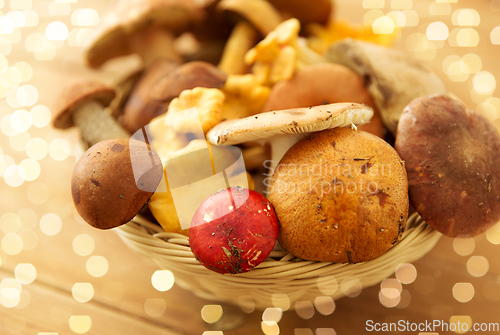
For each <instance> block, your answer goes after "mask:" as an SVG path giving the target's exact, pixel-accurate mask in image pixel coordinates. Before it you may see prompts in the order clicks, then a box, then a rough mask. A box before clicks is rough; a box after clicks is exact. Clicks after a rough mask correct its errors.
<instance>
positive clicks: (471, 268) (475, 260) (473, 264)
mask: <svg viewBox="0 0 500 335" xmlns="http://www.w3.org/2000/svg"><path fill="white" fill-rule="evenodd" d="M466 266H467V272H468V273H469V274H470V275H471V276H473V277H482V276H484V275H485V274H487V273H488V270H489V269H490V263H489V262H488V259H487V258H486V257H484V256H472V257H471V258H469V260H468V261H467V264H466Z"/></svg>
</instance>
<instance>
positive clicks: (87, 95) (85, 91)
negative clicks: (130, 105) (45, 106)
mask: <svg viewBox="0 0 500 335" xmlns="http://www.w3.org/2000/svg"><path fill="white" fill-rule="evenodd" d="M114 97H115V90H114V89H112V88H111V87H108V86H106V85H104V84H102V83H100V82H98V81H93V80H86V81H79V82H76V83H74V84H72V85H69V86H67V87H66V88H64V89H63V91H62V92H61V94H60V96H59V99H58V100H57V104H56V107H55V108H54V110H55V115H54V119H53V125H54V127H55V128H59V129H67V128H71V127H73V126H74V124H73V119H72V113H73V111H75V110H77V109H78V107H80V106H81V105H83V104H84V103H85V102H88V101H97V102H99V103H101V104H102V105H103V107H106V106H108V105H109V104H110V102H111V100H113V98H114Z"/></svg>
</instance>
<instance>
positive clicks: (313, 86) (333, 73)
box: [263, 63, 383, 137]
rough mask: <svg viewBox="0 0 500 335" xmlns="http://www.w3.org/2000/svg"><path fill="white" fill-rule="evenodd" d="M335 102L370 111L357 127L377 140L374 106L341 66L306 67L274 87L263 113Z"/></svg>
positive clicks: (377, 118)
mask: <svg viewBox="0 0 500 335" xmlns="http://www.w3.org/2000/svg"><path fill="white" fill-rule="evenodd" d="M336 102H356V103H360V104H365V105H368V106H370V107H372V108H373V109H374V115H373V117H372V119H371V120H370V122H369V123H368V124H364V125H361V126H359V127H358V129H359V130H364V131H368V132H370V133H372V134H375V135H377V136H379V137H382V135H383V125H382V120H381V119H380V115H379V113H378V112H377V110H376V108H375V103H374V101H373V99H372V97H371V95H370V93H369V92H368V90H367V89H366V88H365V86H364V85H363V79H362V78H361V77H360V76H358V75H357V74H356V73H355V72H353V71H352V70H350V69H348V68H347V67H345V66H342V65H339V64H334V63H319V64H312V65H309V66H306V67H304V68H302V69H301V70H299V71H298V72H296V73H295V75H294V76H293V77H292V79H290V80H284V81H280V82H278V83H277V84H275V85H274V86H273V88H272V90H271V94H270V95H269V98H268V99H267V102H266V104H265V106H264V109H263V110H264V111H270V110H280V109H290V108H297V107H308V106H317V105H322V104H331V103H336Z"/></svg>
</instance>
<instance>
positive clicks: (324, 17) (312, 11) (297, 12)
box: [269, 0, 334, 25]
mask: <svg viewBox="0 0 500 335" xmlns="http://www.w3.org/2000/svg"><path fill="white" fill-rule="evenodd" d="M269 2H270V3H271V4H273V6H275V7H276V8H277V9H278V10H279V11H280V13H282V15H283V16H285V17H286V18H289V17H295V18H297V19H299V21H300V22H301V23H302V24H304V25H305V24H308V23H321V24H325V23H327V22H328V20H329V19H330V18H331V17H332V16H333V9H334V8H333V7H334V6H333V1H332V0H315V1H311V0H269Z"/></svg>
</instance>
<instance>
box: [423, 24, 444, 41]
mask: <svg viewBox="0 0 500 335" xmlns="http://www.w3.org/2000/svg"><path fill="white" fill-rule="evenodd" d="M448 35H449V30H448V26H446V24H445V23H444V22H441V21H437V22H432V23H431V24H429V25H428V26H427V30H426V36H427V39H429V41H444V40H446V39H447V38H448Z"/></svg>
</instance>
